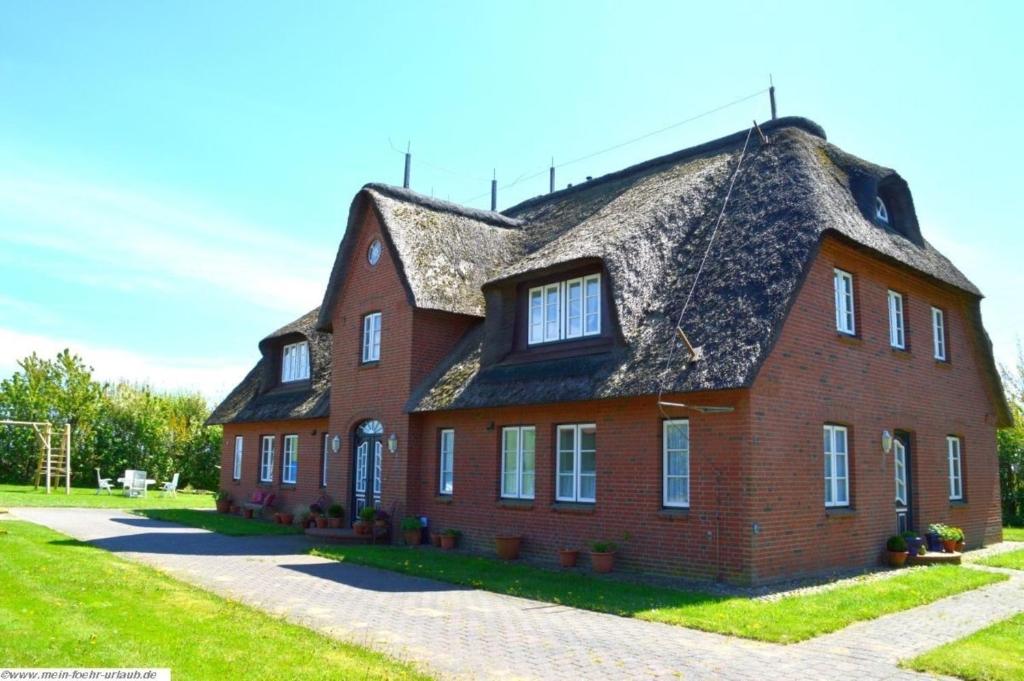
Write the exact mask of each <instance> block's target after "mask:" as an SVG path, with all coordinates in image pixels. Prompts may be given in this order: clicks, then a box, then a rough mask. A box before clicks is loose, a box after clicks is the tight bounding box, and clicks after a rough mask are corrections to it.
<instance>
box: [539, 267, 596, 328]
mask: <svg viewBox="0 0 1024 681" xmlns="http://www.w3.org/2000/svg"><path fill="white" fill-rule="evenodd" d="M528 325H529V344H530V345H536V344H538V343H550V342H552V341H559V340H567V339H572V338H583V337H585V336H598V335H600V334H601V275H600V274H590V275H587V276H585V277H577V278H575V279H567V280H565V281H559V282H556V283H553V284H545V285H544V286H536V287H534V288H531V289H530V291H529V320H528Z"/></svg>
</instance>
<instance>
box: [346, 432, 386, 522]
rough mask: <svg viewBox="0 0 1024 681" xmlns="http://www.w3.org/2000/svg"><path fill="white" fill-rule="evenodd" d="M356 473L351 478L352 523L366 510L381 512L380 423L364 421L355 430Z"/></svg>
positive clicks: (382, 450)
mask: <svg viewBox="0 0 1024 681" xmlns="http://www.w3.org/2000/svg"><path fill="white" fill-rule="evenodd" d="M354 440H355V447H356V450H355V456H353V457H352V460H353V464H354V467H355V470H354V471H353V475H352V513H351V519H352V522H355V521H356V520H358V519H359V511H361V510H363V508H364V507H365V506H372V507H374V508H380V488H381V479H380V477H381V464H382V463H383V461H382V459H383V455H384V426H383V424H381V422H380V421H376V420H372V419H371V420H369V421H363V422H362V423H360V424H359V425H358V426H356V436H355V438H354Z"/></svg>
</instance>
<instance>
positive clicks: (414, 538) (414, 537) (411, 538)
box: [402, 530, 420, 546]
mask: <svg viewBox="0 0 1024 681" xmlns="http://www.w3.org/2000/svg"><path fill="white" fill-rule="evenodd" d="M402 539H404V540H405V543H406V544H408V545H409V546H419V545H420V531H419V530H404V531H403V532H402Z"/></svg>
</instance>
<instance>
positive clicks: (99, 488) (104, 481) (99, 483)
mask: <svg viewBox="0 0 1024 681" xmlns="http://www.w3.org/2000/svg"><path fill="white" fill-rule="evenodd" d="M103 491H105V492H106V493H107V494H113V493H114V486H113V485H111V484H110V478H104V477H101V476H100V469H99V468H97V469H96V494H99V493H100V492H103Z"/></svg>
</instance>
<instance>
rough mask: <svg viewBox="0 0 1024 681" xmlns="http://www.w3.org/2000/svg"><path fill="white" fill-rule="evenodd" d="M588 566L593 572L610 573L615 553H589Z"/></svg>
mask: <svg viewBox="0 0 1024 681" xmlns="http://www.w3.org/2000/svg"><path fill="white" fill-rule="evenodd" d="M590 564H591V566H592V567H593V568H594V572H611V571H612V568H614V567H615V552H614V551H608V552H604V553H598V552H596V551H591V552H590Z"/></svg>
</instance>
